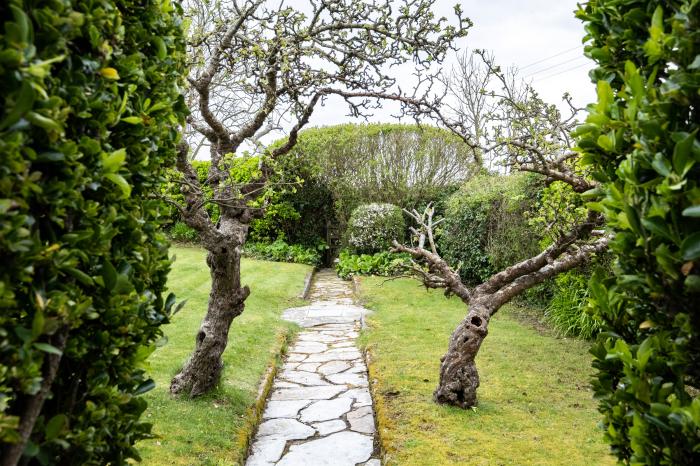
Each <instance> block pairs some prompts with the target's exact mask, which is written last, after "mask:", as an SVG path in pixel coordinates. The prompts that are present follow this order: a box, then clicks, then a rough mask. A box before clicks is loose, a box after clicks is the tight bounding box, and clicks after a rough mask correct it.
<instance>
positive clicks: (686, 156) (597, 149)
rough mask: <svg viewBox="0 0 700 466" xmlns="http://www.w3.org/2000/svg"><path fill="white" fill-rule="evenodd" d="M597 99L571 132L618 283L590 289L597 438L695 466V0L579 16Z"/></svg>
mask: <svg viewBox="0 0 700 466" xmlns="http://www.w3.org/2000/svg"><path fill="white" fill-rule="evenodd" d="M578 16H579V17H580V18H581V19H582V20H583V21H584V22H585V24H586V30H587V33H588V34H587V36H586V40H587V42H588V45H587V46H586V54H587V55H588V56H589V57H591V58H593V59H594V60H596V61H597V63H598V68H596V69H595V70H594V71H592V73H591V76H592V78H593V80H594V81H595V82H597V89H598V101H597V103H596V104H593V105H591V106H590V107H589V117H588V119H587V120H586V124H584V125H582V126H581V127H580V128H579V129H578V131H577V132H578V138H579V145H580V147H581V148H582V149H583V150H584V151H585V161H586V162H587V163H589V164H590V165H591V166H592V167H593V168H594V169H595V170H596V173H595V176H596V177H597V178H598V179H599V180H600V181H601V182H602V183H603V186H604V189H603V190H602V192H601V193H600V194H601V195H602V199H601V200H600V202H598V203H596V204H594V207H596V208H598V209H600V210H601V211H603V212H604V213H605V214H606V217H607V221H608V226H609V227H610V229H611V230H612V231H613V232H614V233H615V238H614V241H613V242H612V244H611V248H612V250H613V251H614V252H615V253H616V254H617V261H616V263H615V265H614V271H615V274H614V276H612V277H610V276H599V277H597V279H595V280H593V282H592V284H591V306H592V307H593V308H594V309H595V311H596V312H597V314H598V315H599V316H600V318H601V319H602V320H603V321H604V322H605V327H606V330H607V332H606V333H605V334H603V338H600V339H599V342H598V343H597V344H596V346H595V347H594V348H593V350H592V352H593V355H594V366H595V367H596V369H597V377H596V379H595V380H594V388H595V392H596V396H597V397H598V398H599V400H600V411H601V412H602V413H603V416H604V423H605V425H606V427H607V431H606V436H607V439H608V441H609V442H610V444H611V445H612V449H613V452H614V453H615V454H616V455H617V456H618V458H619V459H620V460H621V461H622V462H623V463H627V464H695V463H698V462H700V450H699V449H698V445H699V443H698V438H700V400H699V399H698V398H697V396H696V395H697V393H698V392H697V390H698V388H700V314H699V313H698V298H699V297H700V296H699V295H700V186H698V180H700V163H698V162H700V144H699V142H698V122H699V121H700V119H699V118H698V113H697V112H698V108H700V3H699V2H697V1H695V0H687V1H679V0H673V1H658V0H654V1H641V0H636V1H635V0H628V1H625V2H620V1H613V0H595V1H590V2H588V3H587V4H585V6H582V7H581V8H580V10H579V11H578Z"/></svg>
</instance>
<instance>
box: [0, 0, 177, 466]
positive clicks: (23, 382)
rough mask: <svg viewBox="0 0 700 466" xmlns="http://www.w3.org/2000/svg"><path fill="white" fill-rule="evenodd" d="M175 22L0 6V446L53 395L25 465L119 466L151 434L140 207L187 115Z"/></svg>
mask: <svg viewBox="0 0 700 466" xmlns="http://www.w3.org/2000/svg"><path fill="white" fill-rule="evenodd" d="M179 15H180V10H179V7H178V6H177V5H176V4H173V3H171V2H169V1H167V0H152V1H139V2H135V1H127V0H114V1H109V0H103V1H101V2H84V1H67V0H64V1H23V0H11V1H10V2H2V3H1V4H0V24H2V26H0V95H1V96H2V97H0V99H2V105H0V260H1V261H2V264H3V266H2V268H0V441H2V442H3V443H4V448H9V447H8V443H11V442H16V441H17V440H18V437H19V436H18V431H17V426H18V423H19V422H20V420H21V419H23V420H24V421H26V422H29V426H30V427H31V426H32V422H31V420H30V419H29V416H28V415H27V412H26V411H25V409H26V407H27V406H28V405H29V404H30V403H31V400H32V399H33V397H34V396H37V395H40V394H41V392H42V388H46V389H50V390H51V392H52V394H53V396H52V397H51V398H50V399H48V400H47V401H46V402H45V403H44V405H43V409H42V410H41V412H40V414H39V416H38V418H37V419H36V423H35V424H34V425H33V432H32V435H31V439H30V442H29V443H28V444H27V448H26V450H25V453H26V455H27V456H28V457H30V458H33V462H38V463H41V464H52V463H58V462H61V463H71V464H107V463H111V464H123V463H124V462H125V461H126V459H127V458H138V454H137V452H136V451H135V450H134V448H133V444H134V443H135V442H136V441H137V440H138V439H141V438H146V437H148V436H149V432H150V425H149V424H147V423H144V422H141V421H140V420H139V417H140V415H141V413H142V412H143V410H144V409H145V405H146V403H145V402H144V401H143V399H142V398H140V397H139V396H138V395H139V394H140V393H142V392H144V391H146V390H148V389H149V388H151V387H152V386H153V382H152V381H151V380H150V379H149V378H148V376H147V374H146V372H145V369H146V366H145V359H146V357H147V356H148V355H149V354H150V353H151V352H152V351H153V350H154V349H155V343H156V341H157V340H158V339H159V338H160V337H161V330H160V328H159V327H160V325H161V324H163V323H166V322H167V321H168V317H169V314H170V311H171V307H172V305H173V302H174V297H173V296H170V297H168V299H167V300H164V299H163V298H162V297H161V293H162V292H163V290H164V287H165V278H166V274H167V272H168V269H169V260H168V256H167V243H166V241H165V238H164V237H163V235H162V234H161V233H159V227H158V223H159V218H160V216H161V207H162V206H161V203H160V201H157V200H154V199H151V197H150V196H151V195H152V194H153V193H154V192H157V189H159V188H158V185H159V183H160V182H161V181H162V178H163V174H164V168H165V167H166V166H167V165H169V164H170V163H171V161H172V160H174V149H175V144H176V142H177V140H178V134H177V126H178V124H179V123H180V122H181V121H182V119H183V117H184V105H183V102H182V98H181V97H180V92H179V89H178V83H179V82H180V76H181V75H182V72H183V67H182V63H183V50H184V48H183V43H182V39H181V31H180V28H179V21H180V20H179ZM59 356H60V366H59V367H58V372H57V374H56V376H55V380H54V381H53V383H51V382H50V381H49V380H44V376H45V375H47V367H48V366H49V364H50V362H51V361H54V362H56V361H57V359H58V357H59ZM49 385H50V387H49ZM0 456H2V455H0Z"/></svg>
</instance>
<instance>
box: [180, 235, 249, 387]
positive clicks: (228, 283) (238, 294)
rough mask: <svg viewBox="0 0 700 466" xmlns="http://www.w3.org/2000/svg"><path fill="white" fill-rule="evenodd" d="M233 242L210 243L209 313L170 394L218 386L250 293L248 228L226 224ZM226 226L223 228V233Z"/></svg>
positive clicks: (208, 257)
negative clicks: (244, 267) (244, 274)
mask: <svg viewBox="0 0 700 466" xmlns="http://www.w3.org/2000/svg"><path fill="white" fill-rule="evenodd" d="M226 223H227V224H228V225H229V230H230V231H229V232H227V233H228V234H225V235H224V237H225V238H227V239H229V241H219V242H217V243H212V242H207V241H206V240H205V242H204V247H205V248H206V249H207V250H208V254H207V265H208V266H209V271H210V274H211V292H210V293H209V304H208V307H207V314H206V316H205V317H204V320H203V321H202V324H201V325H200V327H199V331H198V332H197V336H196V343H195V349H194V352H193V353H192V355H191V356H190V358H189V360H188V361H187V363H185V366H184V367H183V368H182V370H181V371H180V372H179V373H178V374H177V375H176V376H175V377H174V378H173V380H172V381H171V382H170V393H172V394H181V393H188V394H189V395H190V396H191V397H195V396H198V395H201V394H203V393H206V392H207V391H209V390H211V389H212V388H214V387H215V386H216V384H217V383H218V381H219V376H220V375H221V370H222V369H223V360H222V358H221V356H222V355H223V353H224V350H225V349H226V345H227V343H228V334H229V329H230V328H231V323H232V322H233V319H235V318H236V317H238V316H239V315H240V314H241V313H242V312H243V308H244V306H245V300H246V298H247V297H248V295H249V294H250V290H249V288H248V287H247V286H241V246H240V245H241V244H243V241H244V239H245V236H246V234H247V229H248V227H247V225H243V224H240V223H238V222H231V221H229V222H226ZM221 230H222V227H219V231H221Z"/></svg>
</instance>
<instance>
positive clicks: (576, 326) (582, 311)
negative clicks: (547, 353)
mask: <svg viewBox="0 0 700 466" xmlns="http://www.w3.org/2000/svg"><path fill="white" fill-rule="evenodd" d="M588 280H589V275H588V274H585V273H581V272H578V271H570V272H567V273H563V274H561V275H558V276H557V277H556V278H555V279H554V295H553V296H552V300H551V301H550V303H549V305H548V306H547V309H546V311H545V317H546V319H547V322H548V323H549V324H550V325H551V326H552V327H553V328H554V329H555V330H557V331H558V332H559V333H561V334H562V335H566V336H570V337H580V338H585V339H587V340H588V339H591V338H593V337H595V336H596V335H597V334H598V333H600V331H601V328H602V322H601V321H600V320H599V319H598V318H596V317H595V316H593V315H591V314H590V313H589V312H588V311H587V309H586V308H587V306H586V304H587V301H588Z"/></svg>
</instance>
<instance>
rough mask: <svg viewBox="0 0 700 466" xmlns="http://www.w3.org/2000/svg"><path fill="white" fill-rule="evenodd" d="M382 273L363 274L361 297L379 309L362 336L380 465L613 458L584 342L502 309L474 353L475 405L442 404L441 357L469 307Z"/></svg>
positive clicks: (581, 461)
mask: <svg viewBox="0 0 700 466" xmlns="http://www.w3.org/2000/svg"><path fill="white" fill-rule="evenodd" d="M384 281H385V280H384V279H380V278H363V279H362V281H361V296H362V299H363V301H364V304H365V305H367V306H368V307H369V308H370V309H373V310H375V311H376V312H375V313H374V314H373V315H372V316H371V317H370V330H369V331H367V332H365V334H364V335H363V336H362V344H363V345H366V346H368V347H369V348H370V350H371V354H372V357H373V359H372V363H371V365H370V378H371V379H372V380H373V381H374V382H375V383H376V395H377V396H376V399H377V402H378V406H377V409H378V418H379V425H380V431H381V436H382V444H383V447H384V449H385V450H386V458H385V459H386V463H385V464H390V465H401V466H410V465H421V466H424V465H456V464H460V465H466V464H469V465H505V464H509V465H510V464H513V465H516V464H517V465H535V464H537V465H545V464H546V465H557V464H560V465H591V464H595V465H600V464H613V460H612V457H610V456H608V454H607V452H608V447H607V445H605V444H604V442H603V440H602V433H601V432H600V431H599V430H598V428H597V427H596V424H597V422H598V418H599V416H598V413H597V411H596V405H595V402H594V401H593V400H592V398H591V391H590V389H589V388H588V380H589V378H590V373H591V371H592V369H591V367H590V357H589V355H588V354H587V348H588V344H587V343H585V342H582V341H577V340H571V339H557V338H553V337H551V336H547V335H543V334H540V333H538V332H537V331H536V330H534V329H532V328H530V327H528V326H526V325H524V324H521V323H520V322H518V321H516V320H515V319H514V318H513V317H512V316H511V317H509V315H508V308H505V309H503V310H502V311H501V312H500V313H499V314H497V315H496V316H495V317H494V319H493V320H492V321H491V323H490V328H489V336H488V338H487V339H486V340H485V342H484V344H483V346H482V348H481V351H480V353H479V356H478V359H477V362H478V367H479V372H480V375H481V387H480V388H479V400H480V402H479V405H478V407H477V408H476V409H474V410H468V411H464V410H461V409H457V408H452V407H446V406H439V405H436V404H435V403H433V402H432V398H431V397H432V392H433V389H434V388H435V385H436V383H437V381H438V369H439V363H440V357H441V356H442V354H443V353H444V351H445V349H446V348H447V342H448V338H449V335H450V333H451V332H452V330H453V329H454V327H455V326H456V325H457V323H458V322H459V321H460V320H461V318H462V317H463V316H464V315H465V313H466V311H465V307H464V305H463V304H462V303H461V302H460V301H459V300H457V299H450V300H447V299H445V298H444V296H443V295H442V293H441V292H430V293H428V292H426V291H425V289H424V288H422V287H420V286H419V285H418V283H417V282H414V281H410V280H405V279H403V280H395V281H390V282H386V283H384Z"/></svg>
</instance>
